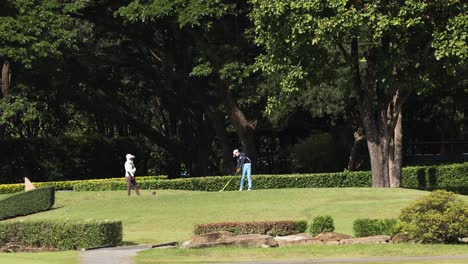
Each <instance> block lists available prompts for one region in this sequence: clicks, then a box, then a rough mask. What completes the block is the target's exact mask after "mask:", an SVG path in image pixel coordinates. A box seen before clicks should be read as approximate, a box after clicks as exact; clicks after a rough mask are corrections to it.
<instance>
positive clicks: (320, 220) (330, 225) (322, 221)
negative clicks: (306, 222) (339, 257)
mask: <svg viewBox="0 0 468 264" xmlns="http://www.w3.org/2000/svg"><path fill="white" fill-rule="evenodd" d="M333 231H335V224H334V222H333V218H332V217H331V216H329V215H324V216H317V217H315V218H314V219H313V220H312V225H311V226H310V230H309V232H310V233H311V234H312V235H314V236H316V235H318V234H320V233H324V232H333Z"/></svg>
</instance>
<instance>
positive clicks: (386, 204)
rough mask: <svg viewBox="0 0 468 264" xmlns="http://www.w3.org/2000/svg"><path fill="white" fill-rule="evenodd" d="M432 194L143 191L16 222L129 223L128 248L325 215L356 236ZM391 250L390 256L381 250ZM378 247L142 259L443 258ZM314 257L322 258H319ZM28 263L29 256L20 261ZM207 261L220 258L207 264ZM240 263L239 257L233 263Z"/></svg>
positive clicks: (63, 197)
mask: <svg viewBox="0 0 468 264" xmlns="http://www.w3.org/2000/svg"><path fill="white" fill-rule="evenodd" d="M427 194H428V192H424V191H417V190H407V189H371V188H344V189H277V190H254V191H251V192H247V191H244V192H192V191H157V195H156V196H153V195H151V191H143V192H142V196H139V197H138V196H134V195H132V196H131V197H128V196H127V195H126V193H125V192H124V191H115V192H58V193H57V194H56V203H55V206H54V209H53V210H50V211H47V212H42V213H38V214H34V215H30V216H26V217H21V218H17V219H13V220H8V221H17V220H18V219H21V220H30V219H31V220H32V219H108V220H122V221H123V226H124V241H126V242H127V243H137V244H155V243H162V242H169V241H179V242H182V241H185V240H188V239H189V238H190V237H191V236H192V234H193V233H192V232H193V226H194V225H195V224H198V223H209V222H227V221H267V220H300V219H303V220H308V221H310V220H312V218H313V217H315V216H317V215H324V214H327V215H331V216H332V217H333V218H334V220H335V227H336V231H337V232H341V233H346V234H352V223H353V221H354V220H355V219H357V218H387V217H397V216H398V215H399V213H400V210H401V209H402V208H404V207H406V206H408V205H409V204H411V203H412V202H414V201H415V200H416V199H418V198H421V197H422V196H424V195H427ZM460 197H462V199H463V200H465V201H468V196H460ZM385 246H387V248H385V249H383V248H380V249H379V247H385ZM388 246H390V247H388ZM415 246H418V245H415ZM376 247H377V248H376V249H372V248H371V249H370V248H366V247H365V246H364V247H361V248H359V247H358V248H355V249H354V250H350V251H346V247H317V246H315V247H298V248H284V249H206V250H167V251H162V250H150V251H146V252H143V253H141V254H140V256H139V258H138V261H139V263H160V262H169V261H170V260H171V259H173V260H174V261H176V262H186V261H195V262H207V261H215V260H218V261H222V260H224V261H227V260H229V261H234V260H251V259H252V258H253V256H264V257H259V259H277V258H279V256H281V255H283V256H285V257H286V258H289V259H308V258H322V257H321V256H322V255H320V252H325V253H324V254H326V256H329V257H340V256H356V254H357V256H360V255H364V256H374V253H371V252H375V255H379V254H381V255H382V256H386V255H390V256H391V255H398V254H406V255H408V256H410V255H413V254H418V255H420V254H422V255H425V254H430V255H434V254H437V252H438V251H434V250H433V248H431V247H430V246H426V245H423V246H421V247H422V248H415V247H414V246H410V247H405V246H398V245H376ZM437 247H438V246H435V247H434V248H437ZM338 249H340V250H345V251H346V252H344V253H342V254H341V253H338V251H335V250H338ZM445 249H446V250H445V251H444V252H446V254H459V253H460V252H463V251H465V252H466V253H468V247H466V246H463V247H462V248H460V247H459V246H446V248H445ZM287 252H290V253H291V254H287ZM301 252H309V253H306V254H302V253H301ZM310 252H318V253H317V254H318V255H314V254H310ZM334 252H335V253H334ZM356 252H357V253H356ZM392 252H394V253H392ZM402 252H403V253H402ZM404 252H406V253H404ZM53 254H57V256H58V257H68V258H71V257H72V256H70V255H67V253H65V254H64V253H52V255H53ZM5 255H8V254H0V263H10V261H9V260H10V258H5ZM200 255H201V256H200ZM21 256H23V254H20V255H18V257H21ZM206 256H212V257H211V258H209V259H207V258H206ZM223 256H224V257H223ZM234 256H236V257H235V258H233V257H234ZM254 259H255V258H254ZM156 260H157V261H156ZM163 260H164V261H163ZM4 261H7V262H4ZM148 261H149V262H148ZM151 261H153V262H151ZM15 263H16V262H15ZM18 263H21V262H18ZM25 263H27V262H25ZM30 263H41V262H30ZM44 263H54V262H52V261H49V262H44ZM63 263H73V262H63Z"/></svg>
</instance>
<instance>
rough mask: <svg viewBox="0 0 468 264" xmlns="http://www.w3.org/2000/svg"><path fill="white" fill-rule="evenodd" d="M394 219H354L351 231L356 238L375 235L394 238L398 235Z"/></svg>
mask: <svg viewBox="0 0 468 264" xmlns="http://www.w3.org/2000/svg"><path fill="white" fill-rule="evenodd" d="M397 224H398V222H397V220H396V219H368V218H361V219H356V220H355V221H354V222H353V231H354V235H355V236H356V237H367V236H377V235H387V236H394V235H396V234H397V233H398V226H397Z"/></svg>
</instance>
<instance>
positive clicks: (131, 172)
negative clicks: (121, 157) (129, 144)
mask: <svg viewBox="0 0 468 264" xmlns="http://www.w3.org/2000/svg"><path fill="white" fill-rule="evenodd" d="M135 172H136V168H135V164H133V160H131V159H128V160H127V161H126V162H125V177H134V176H135Z"/></svg>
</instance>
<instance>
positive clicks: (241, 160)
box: [237, 152, 251, 169]
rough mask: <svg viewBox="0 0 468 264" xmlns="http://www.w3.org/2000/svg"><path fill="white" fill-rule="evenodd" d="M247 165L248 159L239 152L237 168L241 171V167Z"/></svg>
mask: <svg viewBox="0 0 468 264" xmlns="http://www.w3.org/2000/svg"><path fill="white" fill-rule="evenodd" d="M248 163H251V161H250V159H249V157H247V156H246V155H245V153H243V152H241V153H240V155H239V157H237V168H239V169H242V166H243V165H244V164H248Z"/></svg>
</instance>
